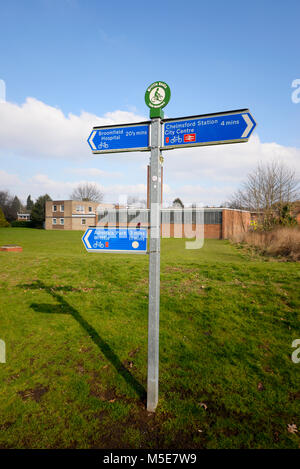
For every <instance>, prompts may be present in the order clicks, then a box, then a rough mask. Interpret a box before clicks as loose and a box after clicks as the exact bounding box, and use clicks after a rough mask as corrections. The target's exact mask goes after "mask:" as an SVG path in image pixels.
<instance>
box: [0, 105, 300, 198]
mask: <svg viewBox="0 0 300 469" xmlns="http://www.w3.org/2000/svg"><path fill="white" fill-rule="evenodd" d="M144 120H145V117H144V116H139V115H138V114H137V113H136V112H134V111H133V112H125V111H120V110H118V111H114V112H108V113H106V114H104V116H97V115H94V114H91V113H88V112H85V111H82V112H81V114H80V115H75V114H71V113H70V114H68V115H67V116H65V115H64V114H63V112H62V111H61V110H60V109H58V108H56V107H53V106H49V105H47V104H45V103H43V102H41V101H38V100H37V99H35V98H27V99H26V101H25V103H24V104H22V105H18V104H13V103H10V102H5V103H0V122H1V125H0V154H1V153H2V154H3V155H4V154H5V153H7V152H9V154H10V155H11V156H12V157H15V160H16V161H17V158H18V157H20V156H22V157H24V158H28V159H35V165H36V161H37V160H38V165H39V166H38V167H39V169H38V174H35V176H33V177H31V178H30V179H24V176H23V173H22V164H23V165H24V164H25V163H24V160H22V159H20V160H19V161H20V165H19V167H20V170H19V172H18V174H10V173H6V172H5V171H3V170H2V171H0V185H1V187H2V188H9V189H10V190H11V192H12V193H15V194H18V195H19V196H20V197H23V198H24V197H27V195H28V194H29V193H30V194H31V195H32V196H33V197H37V196H38V195H41V194H44V193H45V192H48V193H49V194H50V195H51V197H53V198H54V197H55V198H62V199H63V198H68V197H69V195H70V193H71V192H72V190H73V188H74V187H75V186H76V185H77V184H79V183H80V182H84V180H88V181H89V182H93V181H95V182H96V183H97V184H98V185H99V181H100V182H101V184H102V185H99V187H100V188H101V189H102V190H103V192H104V193H105V200H106V201H107V202H111V201H117V200H118V198H119V195H120V194H127V195H135V196H139V197H141V198H143V199H144V198H146V184H140V182H146V167H145V166H146V165H145V156H146V155H147V153H145V154H144V155H143V157H142V156H141V153H127V154H126V159H125V157H124V154H114V155H110V158H111V162H112V161H113V162H114V166H112V165H110V162H109V161H110V160H109V159H108V158H107V159H100V158H99V159H97V163H94V162H93V163H91V164H92V165H96V164H99V168H93V167H91V168H89V167H85V168H82V167H81V168H77V167H76V168H74V165H73V162H72V160H73V161H75V160H80V159H83V160H85V161H86V164H90V163H88V160H90V157H91V151H90V149H89V146H88V144H87V141H86V140H87V137H88V136H89V134H90V132H91V129H92V127H93V126H94V125H110V124H117V123H126V122H139V121H144ZM51 158H52V159H53V160H57V159H59V160H60V161H61V162H64V166H63V169H62V170H61V171H60V174H59V178H60V179H62V178H64V179H65V181H58V180H57V176H56V172H54V170H53V171H52V173H51V171H50V169H48V168H47V161H45V159H51ZM274 159H277V160H278V161H281V162H285V163H286V164H287V165H288V166H289V167H291V168H294V169H295V170H296V172H297V173H298V174H300V149H299V148H293V147H287V146H284V145H280V144H278V143H276V142H271V143H263V142H261V140H260V138H259V136H258V135H257V134H255V135H254V136H252V137H251V139H250V140H249V142H248V143H244V144H229V145H214V146H207V147H195V148H185V149H177V150H170V151H165V152H164V160H165V163H164V200H165V201H172V200H173V199H174V198H175V197H180V198H182V200H183V201H184V202H185V203H189V202H199V203H200V202H202V203H204V204H219V203H221V202H222V201H224V200H226V199H227V198H228V197H229V196H230V194H231V193H232V192H234V191H235V190H236V189H237V187H238V186H239V184H240V183H241V182H242V181H243V180H244V179H245V177H246V175H247V174H248V173H249V172H250V171H252V170H253V168H254V167H255V166H256V164H257V163H258V162H268V161H271V160H274ZM80 164H81V163H80ZM101 165H102V167H101ZM66 166H69V167H67V168H66ZM82 166H84V164H82ZM103 168H104V169H103ZM111 168H117V169H118V170H120V172H113V171H111ZM36 171H37V169H36V168H35V170H34V172H35V173H36ZM14 172H16V170H14ZM74 178H76V179H79V180H77V181H73V179H74ZM116 178H119V179H118V182H119V183H118V184H116ZM91 179H92V180H91ZM70 180H71V181H73V182H70ZM127 182H128V184H127Z"/></svg>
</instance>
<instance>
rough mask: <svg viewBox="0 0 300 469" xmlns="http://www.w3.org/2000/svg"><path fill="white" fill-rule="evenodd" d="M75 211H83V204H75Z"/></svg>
mask: <svg viewBox="0 0 300 469" xmlns="http://www.w3.org/2000/svg"><path fill="white" fill-rule="evenodd" d="M76 212H84V206H83V205H76Z"/></svg>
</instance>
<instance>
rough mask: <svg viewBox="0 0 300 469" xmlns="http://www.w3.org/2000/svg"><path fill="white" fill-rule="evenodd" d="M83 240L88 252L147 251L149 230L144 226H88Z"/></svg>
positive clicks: (143, 252)
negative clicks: (137, 227) (136, 227)
mask: <svg viewBox="0 0 300 469" xmlns="http://www.w3.org/2000/svg"><path fill="white" fill-rule="evenodd" d="M82 241H83V244H84V246H85V248H86V250H87V251H88V252H110V253H112V252H119V253H120V252H124V253H135V254H136V253H139V254H146V252H147V230H146V229H144V228H139V229H135V228H88V229H87V230H86V232H85V233H84V235H83V237H82Z"/></svg>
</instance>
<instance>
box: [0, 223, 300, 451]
mask: <svg viewBox="0 0 300 469" xmlns="http://www.w3.org/2000/svg"><path fill="white" fill-rule="evenodd" d="M81 236H82V233H81V232H72V231H43V230H33V229H26V228H23V229H22V228H8V229H1V230H0V245H2V244H14V243H16V244H20V245H21V246H22V247H23V252H22V253H17V252H11V253H9V252H0V266H1V273H0V338H1V339H3V340H4V341H5V343H6V348H7V356H6V363H5V364H4V363H2V364H0V382H1V386H0V430H1V431H0V448H153V449H157V448H160V449H162V448H174V449H175V448H176V449H179V448H191V449H192V448H299V447H300V405H299V398H300V363H299V364H294V363H293V362H292V360H291V354H292V352H293V349H292V347H291V344H292V341H293V340H294V339H298V338H300V327H299V311H300V294H299V290H300V289H299V280H300V272H299V263H298V264H297V263H287V262H277V261H266V260H264V259H262V258H256V259H253V258H250V257H249V255H248V254H247V253H245V252H244V251H242V250H239V249H238V248H236V247H234V246H232V245H230V243H229V242H227V241H219V240H217V241H215V240H207V241H205V245H204V247H203V248H202V249H200V250H186V249H184V246H185V241H184V240H181V239H166V240H162V255H161V313H160V318H161V320H160V399H159V404H158V407H157V411H156V413H155V414H150V413H148V412H147V411H146V410H145V398H146V389H145V388H146V382H147V380H146V378H147V314H148V312H147V308H148V256H134V255H123V254H122V255H120V254H105V255H100V254H91V253H87V252H86V251H85V249H84V247H83V244H82V242H81ZM292 424H294V425H296V426H297V428H298V433H297V432H295V433H293V432H290V431H288V430H289V429H291V428H296V427H288V425H292Z"/></svg>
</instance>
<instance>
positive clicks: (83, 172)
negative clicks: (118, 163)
mask: <svg viewBox="0 0 300 469" xmlns="http://www.w3.org/2000/svg"><path fill="white" fill-rule="evenodd" d="M65 173H67V174H76V175H80V176H81V177H86V178H93V177H95V178H96V177H99V178H104V177H105V178H107V177H112V178H116V177H120V176H121V175H122V173H120V172H117V171H116V172H109V171H103V170H102V169H98V168H69V169H66V170H65Z"/></svg>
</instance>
